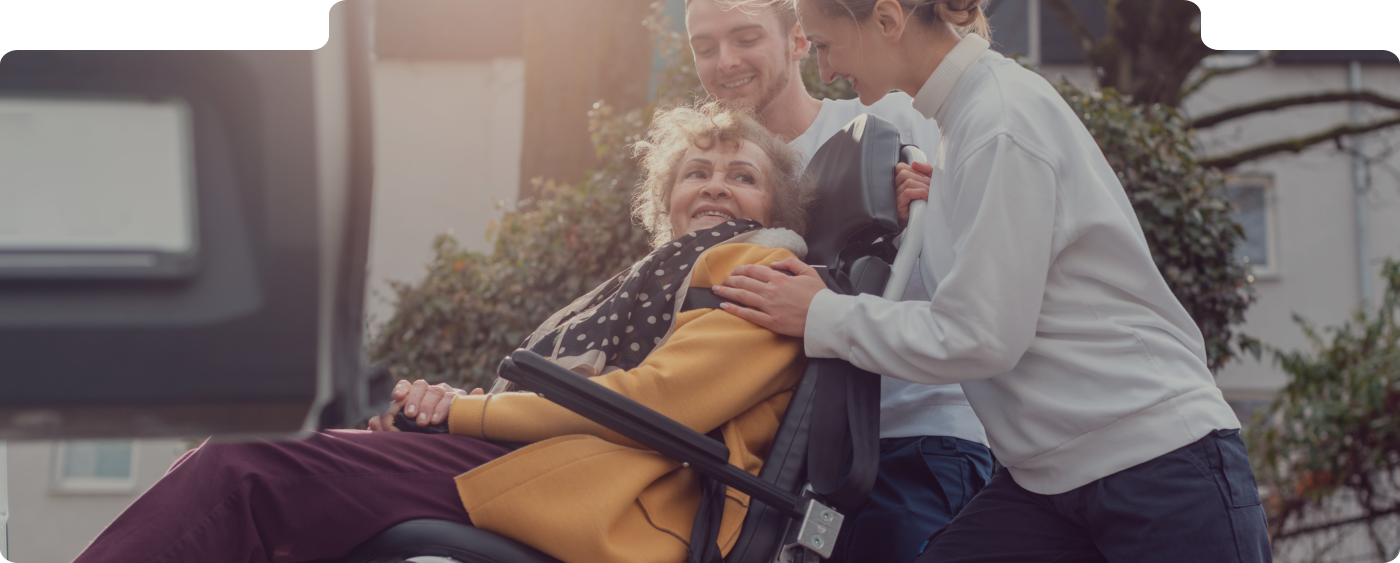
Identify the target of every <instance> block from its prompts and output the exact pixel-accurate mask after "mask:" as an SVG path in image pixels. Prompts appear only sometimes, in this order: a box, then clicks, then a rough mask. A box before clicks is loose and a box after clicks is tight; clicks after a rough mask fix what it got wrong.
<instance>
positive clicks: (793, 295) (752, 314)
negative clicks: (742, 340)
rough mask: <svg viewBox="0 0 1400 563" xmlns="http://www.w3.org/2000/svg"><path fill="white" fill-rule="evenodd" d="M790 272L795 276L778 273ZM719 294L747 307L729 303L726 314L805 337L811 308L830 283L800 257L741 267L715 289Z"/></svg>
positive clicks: (781, 332)
mask: <svg viewBox="0 0 1400 563" xmlns="http://www.w3.org/2000/svg"><path fill="white" fill-rule="evenodd" d="M775 270H786V271H789V272H792V273H793V275H791V276H789V275H787V274H784V273H781V272H777V271H775ZM712 289H713V290H714V292H715V295H718V296H720V297H721V298H724V299H728V300H730V301H733V302H735V303H738V304H740V305H743V307H737V306H735V305H732V304H729V303H725V304H723V305H721V306H720V308H721V309H723V310H724V311H725V312H727V313H729V314H732V315H734V316H736V317H739V318H741V319H744V320H746V321H749V322H751V323H753V324H756V325H758V326H761V327H763V328H766V329H768V330H771V331H773V332H776V333H778V334H786V335H788V336H802V334H803V332H804V331H805V330H806V327H807V308H808V307H810V306H811V305H812V298H813V297H816V295H817V292H819V291H821V290H823V289H826V282H823V281H822V278H821V276H819V275H817V271H816V270H814V269H812V267H811V266H808V265H807V264H804V263H803V262H802V261H801V260H798V259H796V258H785V259H783V260H781V261H778V262H774V263H773V267H772V268H769V267H767V266H755V265H749V266H739V267H738V268H735V269H734V273H733V274H731V275H730V276H729V277H728V278H725V280H724V284H723V285H718V286H715V287H714V288H712Z"/></svg>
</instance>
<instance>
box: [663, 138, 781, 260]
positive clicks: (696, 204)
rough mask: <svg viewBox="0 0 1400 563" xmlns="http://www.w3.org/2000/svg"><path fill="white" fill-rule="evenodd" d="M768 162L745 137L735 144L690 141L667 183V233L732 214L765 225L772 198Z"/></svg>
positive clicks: (707, 224) (688, 229)
mask: <svg viewBox="0 0 1400 563" xmlns="http://www.w3.org/2000/svg"><path fill="white" fill-rule="evenodd" d="M772 169H773V163H772V162H771V161H770V160H768V155H767V154H766V153H764V152H763V149H761V148H759V147H758V145H755V144H753V143H750V142H747V141H746V142H744V144H742V145H740V146H739V148H738V150H735V149H734V148H733V147H731V146H727V145H725V144H724V143H715V146H713V147H710V148H709V149H701V148H699V147H695V146H692V147H690V149H689V150H687V151H686V152H685V156H684V157H682V161H681V167H680V170H679V171H678V172H676V184H675V186H674V187H672V188H671V234H672V236H674V237H679V236H681V235H684V234H686V233H689V232H692V231H698V230H700V229H707V228H710V227H713V226H715V225H718V224H720V223H723V222H725V221H732V220H734V219H752V220H754V221H758V222H759V223H762V224H763V225H764V226H767V225H768V221H769V216H770V210H771V209H772V203H773V198H772V196H771V193H772V186H773V184H772V180H771V178H770V177H769V175H768V172H769V171H770V170H772Z"/></svg>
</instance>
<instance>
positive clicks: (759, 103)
mask: <svg viewBox="0 0 1400 563" xmlns="http://www.w3.org/2000/svg"><path fill="white" fill-rule="evenodd" d="M791 81H792V76H791V73H788V72H782V73H778V74H777V75H775V76H774V80H773V82H771V83H770V85H769V87H768V88H764V89H763V90H762V91H760V92H759V93H758V95H756V96H753V97H748V98H740V99H737V100H721V101H723V102H725V103H728V104H732V105H734V106H736V107H746V108H749V109H751V110H753V112H754V115H755V116H756V117H758V120H759V121H760V122H763V121H766V119H765V117H766V114H767V113H768V110H769V109H770V106H772V105H773V102H775V101H777V99H778V94H779V93H781V92H782V91H783V90H784V89H786V88H787V87H788V83H789V82H791Z"/></svg>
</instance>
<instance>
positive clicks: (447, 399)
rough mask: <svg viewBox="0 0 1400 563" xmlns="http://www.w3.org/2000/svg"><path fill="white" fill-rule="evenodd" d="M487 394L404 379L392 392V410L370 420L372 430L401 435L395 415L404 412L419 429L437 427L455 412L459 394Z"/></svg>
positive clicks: (478, 389)
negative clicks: (449, 413)
mask: <svg viewBox="0 0 1400 563" xmlns="http://www.w3.org/2000/svg"><path fill="white" fill-rule="evenodd" d="M482 393H483V391H482V390H481V388H480V387H478V388H476V389H473V390H472V392H471V393H467V392H465V391H463V390H461V389H457V388H455V387H452V386H451V385H448V384H446V383H439V384H437V385H429V384H428V382H427V381H424V380H422V379H419V380H418V381H415V382H413V383H409V382H408V380H407V379H401V380H399V382H398V383H397V384H395V385H394V391H393V393H391V397H392V398H393V401H394V402H393V403H390V404H389V410H387V411H384V414H382V415H379V416H377V417H374V418H371V419H369V429H370V430H376V431H389V432H398V431H399V429H398V428H395V427H394V415H395V414H398V413H399V411H400V410H402V411H403V414H404V416H407V417H409V418H412V419H414V422H415V423H417V424H418V425H419V426H427V425H429V424H437V423H439V422H443V421H445V420H447V414H448V412H449V411H450V410H451V409H452V399H453V398H454V397H456V396H457V395H467V394H470V395H480V394H482Z"/></svg>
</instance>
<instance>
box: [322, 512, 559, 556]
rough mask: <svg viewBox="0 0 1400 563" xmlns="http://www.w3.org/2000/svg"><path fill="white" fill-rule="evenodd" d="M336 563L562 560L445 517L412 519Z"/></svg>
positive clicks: (384, 532) (390, 529) (375, 538)
mask: <svg viewBox="0 0 1400 563" xmlns="http://www.w3.org/2000/svg"><path fill="white" fill-rule="evenodd" d="M335 563H560V562H559V560H557V559H555V558H553V557H550V556H548V555H545V554H544V553H542V552H540V551H539V550H536V549H534V548H531V547H529V546H526V545H523V544H520V543H517V542H515V541H512V540H510V539H507V538H503V537H501V536H498V535H496V534H493V533H491V532H487V531H485V530H481V529H479V528H474V527H472V526H467V525H464V524H458V523H456V522H448V521H445V520H409V521H407V522H404V523H402V524H398V525H396V526H394V527H392V528H389V529H388V530H384V531H383V532H381V533H380V534H379V535H377V536H375V537H373V538H371V539H370V540H369V541H367V542H365V543H363V544H360V546H359V547H357V548H355V549H354V551H351V552H350V554H349V555H347V556H345V557H343V558H341V559H339V560H337V561H336V562H335Z"/></svg>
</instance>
